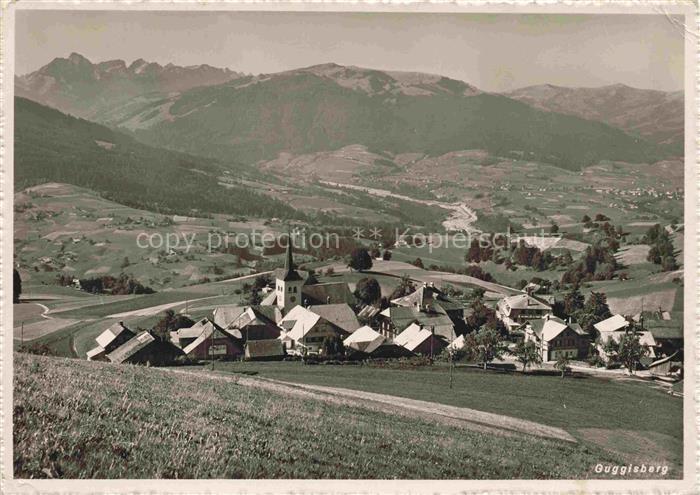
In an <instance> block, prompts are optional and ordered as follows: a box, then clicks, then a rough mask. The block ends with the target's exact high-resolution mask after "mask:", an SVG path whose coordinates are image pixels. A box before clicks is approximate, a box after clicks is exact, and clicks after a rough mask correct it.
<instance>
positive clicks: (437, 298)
mask: <svg viewBox="0 0 700 495" xmlns="http://www.w3.org/2000/svg"><path fill="white" fill-rule="evenodd" d="M391 303H392V304H395V305H397V306H420V307H432V308H433V310H435V311H439V310H444V311H455V310H463V309H464V305H463V304H461V303H458V302H456V301H453V300H452V299H450V298H448V297H447V296H446V295H445V294H444V293H443V292H442V291H441V290H439V289H436V288H435V287H432V286H430V285H423V286H422V287H419V288H418V289H416V290H414V291H413V292H411V293H410V294H408V295H407V296H403V297H399V298H398V299H393V300H392V301H391Z"/></svg>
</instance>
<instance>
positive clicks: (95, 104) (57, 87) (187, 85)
mask: <svg viewBox="0 0 700 495" xmlns="http://www.w3.org/2000/svg"><path fill="white" fill-rule="evenodd" d="M242 76H243V74H241V73H237V72H234V71H232V70H230V69H220V68H216V67H211V66H209V65H206V64H204V65H194V66H190V67H180V66H177V65H173V64H172V63H170V64H168V65H167V66H165V67H163V66H161V65H160V64H159V63H157V62H149V61H147V60H144V59H143V58H138V59H136V60H134V61H133V62H132V63H131V64H129V65H127V63H126V62H125V61H124V60H121V59H115V60H106V61H103V62H98V63H94V64H93V63H92V62H91V61H90V60H88V59H87V58H86V57H84V56H83V55H81V54H79V53H76V52H73V53H71V54H70V55H69V56H68V58H61V57H57V58H55V59H53V60H52V61H51V62H49V63H48V64H46V65H45V66H43V67H41V68H40V69H39V70H36V71H34V72H32V73H30V74H25V75H23V76H18V77H16V78H15V92H16V94H17V95H18V96H23V97H25V98H28V99H30V100H34V101H36V102H39V103H42V104H44V105H49V106H52V107H54V108H57V109H59V110H61V111H63V112H66V113H69V114H72V115H76V116H79V117H84V118H92V117H93V116H94V115H96V114H97V113H99V112H101V111H102V109H100V108H99V106H100V105H105V106H107V107H111V106H112V105H113V104H114V103H119V102H125V101H128V100H131V99H133V98H134V97H136V96H140V95H145V94H151V95H157V94H158V93H160V94H162V95H163V96H162V97H165V96H166V95H168V94H170V93H173V92H181V91H186V90H188V89H191V88H194V87H198V86H213V85H217V84H224V83H226V82H228V81H231V80H232V79H237V78H239V77H242Z"/></svg>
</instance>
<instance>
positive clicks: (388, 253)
mask: <svg viewBox="0 0 700 495" xmlns="http://www.w3.org/2000/svg"><path fill="white" fill-rule="evenodd" d="M382 259H383V260H384V261H389V260H390V259H391V251H389V250H388V249H385V250H384V253H383V254H382Z"/></svg>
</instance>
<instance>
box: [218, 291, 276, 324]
mask: <svg viewBox="0 0 700 495" xmlns="http://www.w3.org/2000/svg"><path fill="white" fill-rule="evenodd" d="M272 294H274V293H272ZM245 308H246V307H245V306H239V305H237V304H226V305H224V306H217V307H216V308H214V312H213V313H212V315H213V316H214V323H216V324H217V325H219V326H220V327H221V328H227V327H228V326H229V325H230V324H231V323H232V322H233V321H235V320H236V318H238V317H239V316H241V314H243V312H244V311H245Z"/></svg>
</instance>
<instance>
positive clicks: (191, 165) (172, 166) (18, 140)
mask: <svg viewBox="0 0 700 495" xmlns="http://www.w3.org/2000/svg"><path fill="white" fill-rule="evenodd" d="M224 170H235V171H237V175H238V176H245V175H249V174H251V173H252V171H250V170H247V169H246V168H245V167H241V166H240V165H238V164H236V163H231V162H230V161H229V162H220V161H216V160H212V159H204V158H200V157H195V156H192V155H187V154H184V153H179V152H174V151H168V150H163V149H158V148H154V147H152V146H148V145H145V144H142V143H140V142H138V141H136V140H135V139H134V138H133V137H130V136H127V135H125V134H122V133H120V132H115V131H113V130H111V129H109V128H107V127H104V126H101V125H98V124H94V123H92V122H88V121H86V120H82V119H77V118H74V117H70V116H68V115H65V114H63V113H61V112H59V111H57V110H54V109H51V108H48V107H45V106H42V105H39V104H38V103H34V102H32V101H30V100H26V99H24V98H16V99H15V190H22V189H24V188H26V187H28V186H33V185H37V184H42V183H46V182H62V183H68V184H74V185H76V186H81V187H85V188H89V189H92V190H94V191H96V192H97V193H98V194H100V195H102V196H103V197H105V198H107V199H111V200H114V201H117V202H119V203H122V204H125V205H128V206H133V207H136V208H141V209H145V210H150V211H154V212H159V213H179V214H185V215H187V214H190V213H191V212H193V211H197V212H205V213H226V214H243V215H256V216H266V217H269V216H276V217H280V218H285V217H303V215H302V214H301V213H299V212H297V211H296V210H294V209H292V208H290V207H289V206H287V205H285V204H284V203H281V202H278V201H275V200H274V199H272V198H269V197H267V196H262V195H260V194H256V193H254V192H251V191H250V190H249V189H247V188H245V187H243V186H236V185H235V184H234V185H230V186H229V187H223V186H222V185H220V184H219V177H220V176H221V174H222V173H223V172H224Z"/></svg>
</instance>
